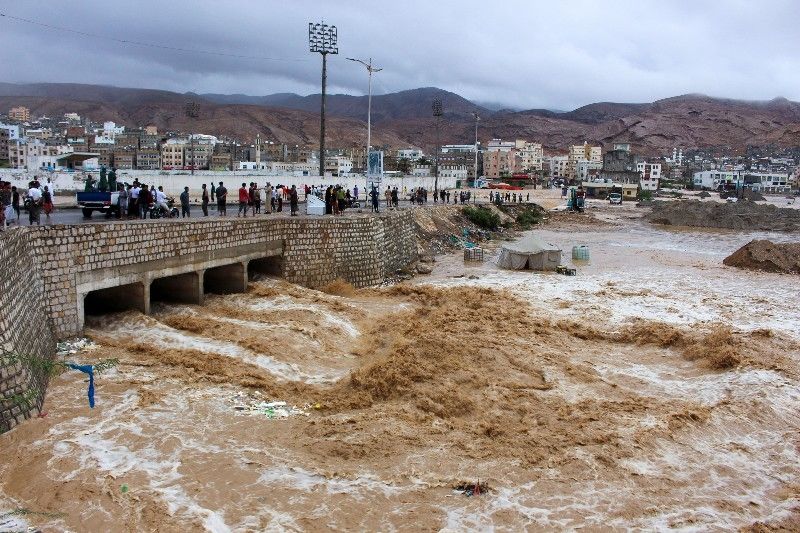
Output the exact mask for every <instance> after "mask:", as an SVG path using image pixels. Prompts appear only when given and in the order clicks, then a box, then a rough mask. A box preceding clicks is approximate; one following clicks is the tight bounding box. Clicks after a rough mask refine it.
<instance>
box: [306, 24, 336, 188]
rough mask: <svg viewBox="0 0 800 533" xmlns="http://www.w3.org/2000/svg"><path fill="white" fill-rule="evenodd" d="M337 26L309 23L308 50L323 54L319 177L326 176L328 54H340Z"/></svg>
mask: <svg viewBox="0 0 800 533" xmlns="http://www.w3.org/2000/svg"><path fill="white" fill-rule="evenodd" d="M338 38H339V36H338V34H337V32H336V26H329V25H327V24H325V22H324V21H323V22H320V23H318V24H315V23H313V22H309V23H308V49H309V51H311V52H317V53H319V54H322V102H321V103H320V112H319V116H320V121H319V175H320V176H324V175H325V84H326V83H327V81H328V61H327V58H328V54H338V53H339V48H338V47H337V46H336V44H337V42H338Z"/></svg>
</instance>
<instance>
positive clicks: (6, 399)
mask: <svg viewBox="0 0 800 533" xmlns="http://www.w3.org/2000/svg"><path fill="white" fill-rule="evenodd" d="M33 250H35V247H33V246H32V244H31V233H30V232H27V231H24V230H15V231H9V232H6V233H0V433H2V432H4V431H8V430H9V429H11V428H12V427H14V426H15V425H16V424H18V423H20V422H22V420H24V419H25V418H29V417H30V416H32V415H34V414H35V413H36V412H37V411H38V409H39V408H40V407H41V405H42V401H43V400H44V390H45V387H46V386H47V376H45V375H42V372H41V368H40V367H37V365H35V361H36V360H37V359H38V360H47V359H48V358H49V357H51V356H52V354H53V353H54V352H55V338H54V335H53V333H52V325H51V322H50V320H49V317H48V316H47V315H46V314H45V311H44V301H45V293H44V287H43V283H42V277H41V273H40V271H39V268H38V264H37V261H36V260H35V254H34V253H33ZM20 360H22V362H21V361H20ZM26 361H33V362H34V364H33V365H31V363H30V362H26Z"/></svg>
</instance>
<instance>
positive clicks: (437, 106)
mask: <svg viewBox="0 0 800 533" xmlns="http://www.w3.org/2000/svg"><path fill="white" fill-rule="evenodd" d="M431 107H432V108H433V116H434V118H435V119H436V160H435V166H434V179H433V194H439V152H440V150H441V148H440V146H441V141H440V139H439V124H440V122H441V121H442V120H441V119H442V114H443V112H442V100H441V98H435V99H434V100H433V105H432V106H431Z"/></svg>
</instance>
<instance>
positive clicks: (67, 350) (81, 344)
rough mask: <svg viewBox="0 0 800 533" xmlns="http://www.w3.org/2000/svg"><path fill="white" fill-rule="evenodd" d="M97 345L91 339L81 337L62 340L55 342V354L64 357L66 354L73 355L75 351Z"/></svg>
mask: <svg viewBox="0 0 800 533" xmlns="http://www.w3.org/2000/svg"><path fill="white" fill-rule="evenodd" d="M95 347H97V345H96V344H95V343H93V342H92V341H91V340H89V339H87V338H85V337H82V338H75V339H72V340H68V341H62V342H59V343H57V344H56V355H58V356H61V357H64V356H67V355H75V354H76V353H78V352H80V351H82V350H86V349H92V348H95Z"/></svg>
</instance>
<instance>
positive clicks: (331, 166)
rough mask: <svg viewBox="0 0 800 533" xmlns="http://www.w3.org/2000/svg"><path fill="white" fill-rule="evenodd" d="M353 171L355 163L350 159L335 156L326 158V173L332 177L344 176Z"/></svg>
mask: <svg viewBox="0 0 800 533" xmlns="http://www.w3.org/2000/svg"><path fill="white" fill-rule="evenodd" d="M352 171H353V161H352V160H351V159H350V158H349V157H343V156H335V157H326V158H325V173H326V174H327V173H329V172H330V174H331V176H344V175H346V174H350V172H352Z"/></svg>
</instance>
